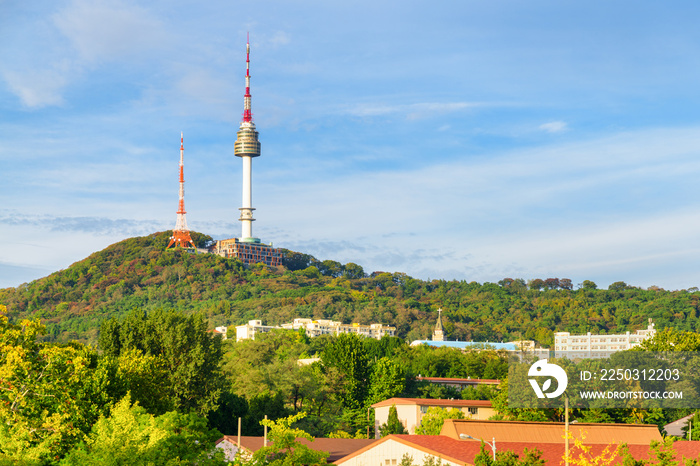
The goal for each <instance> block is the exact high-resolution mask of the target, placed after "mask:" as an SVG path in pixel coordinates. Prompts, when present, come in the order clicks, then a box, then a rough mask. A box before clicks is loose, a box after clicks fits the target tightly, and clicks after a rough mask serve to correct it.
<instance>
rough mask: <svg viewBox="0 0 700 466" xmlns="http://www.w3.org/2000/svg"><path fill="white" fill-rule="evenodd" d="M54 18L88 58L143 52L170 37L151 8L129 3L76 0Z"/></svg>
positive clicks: (140, 53) (94, 58) (108, 58)
mask: <svg viewBox="0 0 700 466" xmlns="http://www.w3.org/2000/svg"><path fill="white" fill-rule="evenodd" d="M53 20H54V24H55V25H56V27H57V28H58V29H59V30H60V31H61V32H62V33H63V34H64V35H65V36H66V37H68V38H69V39H70V41H71V42H72V43H73V46H74V47H75V48H76V49H77V50H78V52H79V54H80V56H81V57H82V58H83V59H85V60H87V61H107V60H113V59H118V58H122V57H126V56H138V55H142V54H143V53H144V52H148V51H151V50H153V49H156V48H159V47H160V46H161V45H162V44H163V43H164V42H165V41H166V40H167V37H166V33H165V30H164V27H163V25H162V24H161V22H160V21H159V20H157V19H155V18H153V17H152V15H151V14H150V12H149V11H148V10H146V9H144V8H141V7H139V6H135V5H128V4H127V3H125V2H119V1H116V2H106V1H97V2H96V1H94V0H74V1H73V3H72V4H71V5H69V6H68V7H67V8H66V9H64V10H62V11H60V12H59V13H57V14H55V15H54V16H53Z"/></svg>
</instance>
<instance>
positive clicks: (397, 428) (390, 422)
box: [379, 405, 408, 437]
mask: <svg viewBox="0 0 700 466" xmlns="http://www.w3.org/2000/svg"><path fill="white" fill-rule="evenodd" d="M379 433H380V434H381V436H382V437H386V436H387V435H390V434H407V433H408V432H406V428H405V427H404V426H403V424H402V423H401V421H400V420H399V415H398V412H397V411H396V405H391V408H389V416H388V417H387V419H386V422H385V423H384V424H382V425H381V426H379Z"/></svg>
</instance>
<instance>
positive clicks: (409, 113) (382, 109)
mask: <svg viewBox="0 0 700 466" xmlns="http://www.w3.org/2000/svg"><path fill="white" fill-rule="evenodd" d="M483 105H484V104H482V103H479V102H423V103H417V104H400V105H389V104H359V105H356V106H354V107H352V108H348V109H347V110H346V113H349V114H350V115H354V116H361V117H365V116H380V115H391V114H405V116H406V118H408V119H411V120H416V119H420V118H425V117H429V116H434V115H436V114H442V113H451V112H457V111H460V110H464V109H468V108H474V107H480V106H483Z"/></svg>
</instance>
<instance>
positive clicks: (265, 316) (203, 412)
mask: <svg viewBox="0 0 700 466" xmlns="http://www.w3.org/2000/svg"><path fill="white" fill-rule="evenodd" d="M193 236H194V238H195V241H196V242H198V243H199V244H200V245H204V244H206V243H207V242H208V241H210V240H211V238H209V237H207V236H205V235H201V234H195V235H193ZM168 237H169V232H165V233H158V234H154V235H151V236H148V237H141V238H131V239H128V240H125V241H122V242H119V243H117V244H114V245H112V246H110V247H108V248H106V249H105V250H103V251H100V252H97V253H95V254H93V255H91V256H90V257H88V258H86V259H84V260H82V261H80V262H77V263H76V264H73V265H72V266H71V267H69V268H68V269H67V270H63V271H60V272H56V273H54V274H52V275H50V276H48V277H46V278H43V279H40V280H37V281H35V282H32V283H29V284H26V285H22V286H20V287H17V288H8V289H3V290H0V388H2V390H0V465H2V464H26V465H40V464H42V465H43V464H89V463H91V462H92V463H100V462H101V461H103V460H104V461H107V460H108V459H110V458H111V459H110V460H109V461H116V463H114V464H119V461H122V464H126V463H131V464H137V463H134V461H136V459H137V458H138V461H139V462H138V464H195V463H196V464H212V465H213V464H225V461H223V459H222V458H221V457H220V456H216V455H211V454H210V452H211V447H212V446H213V442H214V441H215V440H216V439H217V438H219V437H220V435H221V433H222V432H223V433H226V434H232V433H234V432H235V431H236V429H237V419H238V418H239V417H240V418H241V419H242V429H243V433H244V435H261V433H262V429H263V427H262V425H261V422H267V423H268V425H269V427H270V428H271V429H272V432H279V433H280V435H283V433H284V432H289V429H301V430H299V432H301V431H302V430H303V432H305V434H304V435H309V434H310V435H314V436H332V437H366V436H367V435H370V436H371V435H372V432H371V431H372V429H373V426H374V419H373V410H371V409H370V407H371V405H372V404H374V403H377V402H379V401H382V400H385V399H387V398H390V397H394V396H404V397H419V398H463V399H489V400H491V401H492V403H493V406H494V409H495V410H496V412H497V418H500V419H520V420H561V419H562V416H563V412H562V410H561V409H551V410H532V409H530V410H527V409H522V410H515V409H511V408H509V406H508V403H507V394H508V383H507V373H508V365H507V356H506V354H505V353H504V352H496V351H490V350H487V351H483V350H472V351H459V350H455V349H451V348H431V347H429V346H427V345H421V346H415V347H412V346H409V344H408V342H409V341H410V340H413V339H422V338H425V337H427V336H429V335H430V333H431V331H432V328H433V326H434V323H435V318H436V312H435V311H436V310H437V308H439V307H440V308H442V309H443V311H444V319H445V330H446V334H447V335H448V338H450V339H472V340H480V341H485V340H490V341H494V340H511V339H520V338H530V339H535V340H537V341H538V342H540V343H541V344H543V345H547V344H550V343H551V340H552V334H553V332H554V331H558V330H568V331H572V332H585V331H592V332H599V333H606V332H620V331H626V330H635V329H637V328H643V327H645V326H646V319H647V318H649V317H651V318H653V319H654V320H655V321H656V323H657V325H658V327H659V328H661V329H663V330H662V331H660V332H658V334H657V336H656V337H655V338H654V340H652V341H648V342H645V344H644V346H643V348H641V349H643V350H653V351H660V350H677V351H680V350H683V351H698V350H700V335H698V334H697V333H692V332H694V331H696V330H697V324H698V300H699V299H700V295H699V293H698V292H697V290H683V291H665V290H660V289H649V290H642V289H639V288H635V287H632V286H629V285H627V284H625V283H622V282H618V283H615V284H613V285H611V286H610V287H609V288H608V289H607V290H599V289H597V287H596V285H595V283H593V282H590V281H584V282H583V283H582V284H580V285H576V286H575V285H573V284H572V283H571V281H570V280H567V279H556V278H548V279H532V280H529V281H525V280H522V279H509V278H506V279H503V280H501V281H500V282H499V283H484V284H479V283H476V282H471V283H469V282H465V281H444V280H433V281H423V280H417V279H414V278H411V277H408V276H407V275H405V274H402V273H384V272H373V273H370V274H367V273H365V271H364V270H363V269H362V267H360V266H359V265H357V264H353V263H348V264H340V263H338V262H335V261H332V260H324V261H319V260H317V259H316V258H314V257H311V256H309V255H305V254H302V253H297V252H293V251H284V255H285V257H284V263H283V266H280V267H277V268H270V267H267V266H264V265H261V264H258V265H255V266H251V267H245V266H244V265H243V264H242V263H241V262H239V261H237V260H233V259H224V258H221V257H218V256H215V255H211V254H192V253H189V252H186V251H183V250H166V249H165V245H166V243H167V239H168ZM295 317H313V318H329V319H334V320H340V321H343V322H360V323H372V322H381V323H387V324H393V325H396V327H397V329H398V336H397V337H385V338H382V339H381V340H375V339H369V338H362V337H359V336H356V335H353V334H342V335H340V336H331V335H324V336H321V337H316V338H309V337H308V336H307V335H306V334H305V333H304V332H303V331H299V332H297V331H285V330H279V331H273V332H270V333H266V334H262V335H260V336H259V338H256V340H246V341H241V342H235V341H233V340H221V339H220V337H219V336H218V335H215V334H213V333H212V332H211V331H210V330H211V328H212V327H213V326H215V325H222V324H223V325H236V324H240V323H243V322H245V321H247V320H249V319H253V318H256V319H262V320H263V321H265V322H266V323H269V324H278V323H282V322H288V321H290V320H292V319H293V318H295ZM307 358H317V361H316V362H314V363H312V364H309V365H300V364H299V362H298V361H299V359H307ZM418 375H423V376H429V377H472V378H490V379H500V380H502V383H501V385H500V386H499V387H498V389H495V388H479V389H466V390H463V391H462V392H457V391H456V390H455V389H452V388H447V387H443V386H440V385H432V384H430V383H427V382H419V381H418V379H417V376H418ZM688 413H689V411H687V410H685V411H684V410H663V411H662V410H659V409H656V410H636V409H630V410H627V409H616V410H577V409H572V412H571V416H572V419H577V420H580V421H596V422H645V423H655V424H658V425H659V426H661V425H663V424H665V423H667V422H669V421H672V420H675V419H677V418H678V417H680V416H681V415H685V414H688ZM451 415H457V414H456V413H449V412H447V411H445V410H436V411H435V412H431V413H428V415H427V417H426V419H424V421H425V425H424V426H422V427H421V429H423V430H421V432H420V433H422V434H437V433H439V429H440V426H441V425H442V422H443V421H444V419H445V417H447V416H451ZM265 416H267V417H268V421H263V418H264V417H265ZM431 416H432V418H431ZM394 421H396V420H393V421H392V422H391V423H390V422H387V424H385V425H382V426H380V432H381V433H382V435H386V434H389V433H398V432H400V429H399V427H400V426H399V425H397V424H400V423H398V422H394ZM292 424H294V427H292ZM696 425H697V426H698V431H697V432H694V433H693V435H694V436H695V435H700V422H697V423H694V424H693V426H696ZM285 429H286V430H285ZM693 430H694V431H695V428H694V429H693ZM295 432H296V430H295ZM280 438H282V437H280ZM297 451H299V452H301V451H302V450H297ZM263 454H267V453H265V452H263ZM276 455H278V453H274V452H270V458H272V457H278V456H276ZM115 458H116V459H115ZM119 458H121V459H119ZM256 461H257V460H256ZM318 461H319V462H318V463H315V462H314V463H313V464H325V460H323V458H321V459H319V460H318ZM241 464H243V463H241ZM250 464H276V463H271V462H268V461H267V460H266V459H263V460H261V461H260V462H255V463H250ZM509 464H510V463H509Z"/></svg>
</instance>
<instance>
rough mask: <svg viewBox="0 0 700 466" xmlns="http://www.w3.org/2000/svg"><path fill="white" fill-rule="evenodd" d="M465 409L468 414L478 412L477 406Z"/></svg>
mask: <svg viewBox="0 0 700 466" xmlns="http://www.w3.org/2000/svg"><path fill="white" fill-rule="evenodd" d="M467 411H469V414H477V413H478V412H479V408H475V407H473V406H470V407H469V408H467Z"/></svg>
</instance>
